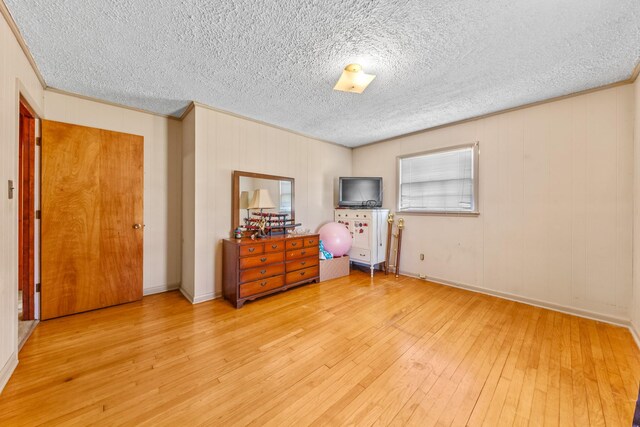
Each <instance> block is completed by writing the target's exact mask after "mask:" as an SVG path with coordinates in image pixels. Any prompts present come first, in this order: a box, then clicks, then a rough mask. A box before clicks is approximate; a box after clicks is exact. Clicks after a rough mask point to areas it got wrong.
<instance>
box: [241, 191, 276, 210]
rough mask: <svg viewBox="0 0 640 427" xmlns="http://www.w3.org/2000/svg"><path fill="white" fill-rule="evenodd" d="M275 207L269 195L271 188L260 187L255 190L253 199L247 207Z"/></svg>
mask: <svg viewBox="0 0 640 427" xmlns="http://www.w3.org/2000/svg"><path fill="white" fill-rule="evenodd" d="M275 207H276V206H275V204H274V203H273V200H271V196H270V195H269V190H267V189H266V188H260V189H258V190H256V191H254V192H253V199H251V203H249V207H248V208H247V209H273V208H275Z"/></svg>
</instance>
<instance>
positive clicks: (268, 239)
mask: <svg viewBox="0 0 640 427" xmlns="http://www.w3.org/2000/svg"><path fill="white" fill-rule="evenodd" d="M309 236H319V234H317V233H310V234H286V235H285V234H280V235H277V236H266V237H256V238H255V239H251V238H250V237H243V238H242V239H224V240H225V241H227V242H231V243H235V244H236V245H255V244H259V243H267V242H278V241H281V240H293V239H301V238H303V237H309Z"/></svg>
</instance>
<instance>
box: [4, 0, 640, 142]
mask: <svg viewBox="0 0 640 427" xmlns="http://www.w3.org/2000/svg"><path fill="white" fill-rule="evenodd" d="M5 3H6V4H7V6H8V8H9V10H10V12H11V13H12V15H13V17H14V19H15V21H16V23H17V25H18V27H19V28H20V31H21V32H22V34H23V35H24V38H25V40H26V42H27V45H28V46H29V48H30V50H31V52H32V53H33V56H34V58H35V61H36V63H37V64H38V67H39V68H40V70H41V72H42V74H43V76H44V78H45V80H46V82H47V84H48V85H49V86H52V87H55V88H58V89H62V90H67V91H71V92H75V93H79V94H82V95H87V96H92V97H96V98H100V99H104V100H108V101H112V102H116V103H120V104H125V105H129V106H132V107H138V108H142V109H146V110H150V111H154V112H158V113H164V114H174V115H179V114H180V112H181V111H182V110H183V109H184V108H185V107H186V106H187V105H188V103H189V101H191V100H195V101H198V102H201V103H204V104H207V105H210V106H212V107H216V108H219V109H223V110H227V111H230V112H233V113H236V114H239V115H243V116H246V117H250V118H253V119H257V120H261V121H264V122H267V123H271V124H274V125H277V126H281V127H284V128H287V129H291V130H294V131H297V132H300V133H304V134H306V135H310V136H314V137H316V138H320V139H323V140H327V141H333V142H336V143H339V144H343V145H347V146H357V145H361V144H365V143H368V142H372V141H377V140H381V139H385V138H389V137H393V136H396V135H400V134H404V133H408V132H412V131H416V130H420V129H425V128H429V127H433V126H437V125H441V124H445V123H451V122H454V121H458V120H462V119H465V118H469V117H474V116H478V115H482V114H485V113H490V112H494V111H498V110H503V109H506V108H510V107H515V106H519V105H523V104H527V103H531V102H535V101H539V100H544V99H548V98H552V97H555V96H560V95H564V94H569V93H573V92H577V91H581V90H584V89H589V88H593V87H598V86H602V85H605V84H607V83H612V82H617V81H620V80H624V79H627V78H628V77H629V76H630V74H631V72H632V70H633V68H634V66H635V64H636V63H637V62H638V60H639V59H640V1H638V0H562V1H559V0H484V1H479V0H459V1H453V0H429V1H427V0H414V1H402V0H395V1H375V0H341V1H339V0H305V1H295V0H286V1H284V0H283V1H264V2H257V1H255V0H235V1H231V0H228V1H206V0H181V1H177V0H146V1H140V0H137V1H136V0H108V1H107V0H103V1H86V0H66V1H63V0H58V1H52V0H5ZM352 62H359V63H361V64H362V65H363V67H364V71H365V72H366V73H371V74H376V75H377V77H376V79H375V80H374V81H373V83H371V85H370V86H369V88H368V89H367V90H366V91H365V92H364V93H363V94H362V95H357V94H352V93H345V92H336V91H333V90H332V88H333V86H334V84H335V82H336V80H337V79H338V77H339V76H340V73H341V71H342V68H343V67H344V66H345V65H346V64H349V63H352Z"/></svg>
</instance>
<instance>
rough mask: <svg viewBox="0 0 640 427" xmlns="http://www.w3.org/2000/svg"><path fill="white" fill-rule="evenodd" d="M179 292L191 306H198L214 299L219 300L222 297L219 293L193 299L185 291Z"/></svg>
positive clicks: (181, 289)
mask: <svg viewBox="0 0 640 427" xmlns="http://www.w3.org/2000/svg"><path fill="white" fill-rule="evenodd" d="M180 292H181V293H182V295H183V296H184V297H185V298H186V299H187V300H189V302H190V303H191V304H200V303H201V302H205V301H211V300H214V299H216V298H220V297H221V296H222V293H221V292H209V293H206V294H204V295H199V296H197V297H195V298H194V297H193V296H192V295H191V294H190V293H189V292H188V291H187V290H186V289H184V288H180Z"/></svg>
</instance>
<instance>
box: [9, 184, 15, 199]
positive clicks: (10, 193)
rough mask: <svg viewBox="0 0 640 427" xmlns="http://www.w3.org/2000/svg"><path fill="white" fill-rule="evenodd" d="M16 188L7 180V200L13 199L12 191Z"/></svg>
mask: <svg viewBox="0 0 640 427" xmlns="http://www.w3.org/2000/svg"><path fill="white" fill-rule="evenodd" d="M15 189H16V188H15V187H14V186H13V181H12V180H9V199H13V190H15Z"/></svg>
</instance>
